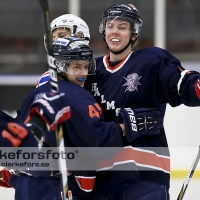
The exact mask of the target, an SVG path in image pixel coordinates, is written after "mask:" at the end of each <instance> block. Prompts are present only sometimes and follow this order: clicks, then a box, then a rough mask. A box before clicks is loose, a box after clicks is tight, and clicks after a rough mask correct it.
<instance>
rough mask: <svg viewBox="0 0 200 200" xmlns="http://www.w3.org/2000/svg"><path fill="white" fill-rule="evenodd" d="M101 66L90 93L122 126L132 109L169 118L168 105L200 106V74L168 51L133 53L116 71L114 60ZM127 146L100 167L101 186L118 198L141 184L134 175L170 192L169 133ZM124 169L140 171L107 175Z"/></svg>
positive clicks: (89, 84)
mask: <svg viewBox="0 0 200 200" xmlns="http://www.w3.org/2000/svg"><path fill="white" fill-rule="evenodd" d="M96 64H97V71H96V75H94V76H88V78H87V80H86V85H85V88H86V89H87V90H89V91H90V92H91V93H92V94H93V96H94V98H95V99H96V101H97V102H98V103H99V105H100V106H101V107H102V109H103V112H104V117H105V120H106V121H113V120H114V121H117V115H118V113H119V111H120V109H122V108H127V107H130V108H156V109H158V110H160V111H161V113H162V115H163V117H164V115H165V109H166V103H169V104H170V105H171V106H173V107H174V106H179V105H180V104H185V105H187V106H200V95H199V94H200V87H199V78H200V74H199V73H198V72H195V71H187V70H185V69H184V68H183V67H182V66H181V63H180V61H179V60H178V59H177V58H175V57H174V56H173V55H171V54H170V53H169V52H167V51H165V50H163V49H160V48H156V47H152V48H146V49H144V50H140V51H135V52H131V53H130V54H129V55H128V56H127V57H126V58H125V59H123V60H122V61H121V62H120V63H119V64H118V65H116V66H115V67H111V66H110V65H109V56H108V55H107V56H103V57H98V58H96ZM124 146H125V147H124V151H123V152H121V154H119V155H117V156H116V157H114V158H113V159H111V160H107V161H106V162H102V163H100V164H99V169H98V171H99V173H97V182H98V183H99V187H101V185H102V186H103V187H104V188H106V187H105V185H107V188H106V190H107V191H112V190H114V192H113V193H116V194H118V192H120V191H122V190H123V189H124V188H126V187H127V186H128V185H129V184H130V183H133V182H134V181H135V179H134V177H135V175H136V173H135V171H134V170H136V171H139V176H140V178H141V179H142V180H147V181H154V182H158V183H160V184H163V185H166V186H167V187H169V178H170V155H169V150H168V144H167V140H166V135H165V130H164V128H163V129H162V130H161V133H160V134H159V135H146V136H141V137H138V138H137V139H136V140H134V141H133V142H131V143H128V141H126V140H125V141H124ZM122 165H127V166H128V169H131V167H132V169H134V170H132V171H130V170H125V171H104V170H105V169H113V168H114V169H115V168H117V167H119V166H121V168H122ZM114 166H115V167H114ZM124 168H126V167H125V166H124ZM103 177H104V178H103ZM105 177H109V178H105Z"/></svg>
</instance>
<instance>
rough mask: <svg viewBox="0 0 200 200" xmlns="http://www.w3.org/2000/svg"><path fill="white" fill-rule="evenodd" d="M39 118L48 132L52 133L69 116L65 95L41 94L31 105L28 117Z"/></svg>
mask: <svg viewBox="0 0 200 200" xmlns="http://www.w3.org/2000/svg"><path fill="white" fill-rule="evenodd" d="M34 115H37V116H39V117H40V118H41V119H42V120H43V121H44V122H45V123H46V125H47V129H48V131H54V130H55V128H56V126H57V125H58V124H59V123H62V122H64V121H66V120H68V119H69V118H70V116H71V113H70V106H69V103H68V98H67V96H66V95H65V93H59V94H56V95H55V94H52V93H41V94H39V95H37V97H36V99H35V100H34V102H33V103H32V105H31V109H30V116H31V117H32V116H34Z"/></svg>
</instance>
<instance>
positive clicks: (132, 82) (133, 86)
mask: <svg viewBox="0 0 200 200" xmlns="http://www.w3.org/2000/svg"><path fill="white" fill-rule="evenodd" d="M141 77H142V76H139V75H138V74H136V73H133V74H129V75H128V76H127V77H124V79H125V80H126V81H127V82H126V83H125V84H124V85H122V86H126V87H127V88H126V90H125V92H126V91H129V92H133V91H135V90H136V91H137V92H138V87H137V86H138V85H141V83H140V82H139V80H140V78H141ZM125 92H124V93H125Z"/></svg>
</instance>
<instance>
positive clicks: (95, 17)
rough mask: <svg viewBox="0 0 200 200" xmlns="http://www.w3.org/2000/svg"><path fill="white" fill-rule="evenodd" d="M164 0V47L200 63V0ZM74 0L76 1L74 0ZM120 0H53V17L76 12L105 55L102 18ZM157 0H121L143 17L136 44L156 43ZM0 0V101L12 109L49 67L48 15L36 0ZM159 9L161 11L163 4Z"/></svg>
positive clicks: (97, 50) (93, 43)
mask: <svg viewBox="0 0 200 200" xmlns="http://www.w3.org/2000/svg"><path fill="white" fill-rule="evenodd" d="M160 1H164V2H165V8H164V9H165V15H164V16H165V23H164V22H163V24H162V22H161V25H160V31H161V32H162V31H163V27H164V28H165V31H164V34H165V38H164V40H165V41H164V42H165V46H164V47H165V48H166V49H167V50H168V51H170V52H171V53H173V54H174V55H175V56H176V57H177V58H178V59H180V60H181V61H182V62H186V64H187V63H188V62H192V63H191V65H192V66H194V64H195V67H196V66H199V67H200V65H199V62H200V1H197V0H160ZM76 2H78V4H74V3H76ZM121 2H122V1H120V0H106V1H93V0H71V1H70V0H49V7H50V14H51V20H53V19H54V18H56V17H58V16H60V15H62V14H66V13H70V12H77V13H78V15H79V16H80V17H81V18H83V19H84V20H85V21H86V23H87V24H88V25H89V27H90V33H91V43H90V45H91V47H92V48H93V50H94V53H95V56H98V55H104V54H106V53H107V50H106V48H105V45H104V42H103V39H102V35H101V34H100V33H99V32H98V28H99V22H100V21H101V16H102V13H103V12H104V11H105V9H106V8H108V7H109V6H111V5H112V4H114V3H121ZM155 2H156V0H132V1H130V0H123V3H132V4H133V5H135V6H136V8H137V9H138V10H139V12H140V14H141V17H142V19H143V22H144V23H143V27H142V30H141V35H140V37H139V43H138V45H137V46H136V48H135V50H137V49H141V48H145V47H149V46H153V45H155V13H156V10H155ZM0 3H1V6H0V95H1V96H0V97H1V98H0V107H1V108H3V109H5V110H8V111H13V110H16V109H17V108H19V107H20V105H21V101H22V99H23V97H24V95H25V94H27V93H28V92H29V91H31V90H32V89H33V88H34V87H35V81H36V80H37V78H38V77H40V75H41V74H42V73H44V72H45V71H46V70H47V69H48V66H47V63H46V52H45V49H44V45H43V36H44V32H45V30H44V20H43V15H42V9H41V7H40V3H39V1H37V0H17V1H15V0H0ZM72 3H73V4H74V5H79V6H78V8H74V9H73V8H72V6H73V5H72ZM159 10H160V11H161V12H162V8H159V9H158V11H159ZM77 13H73V14H77ZM157 19H159V17H157ZM158 31H159V30H158ZM187 66H188V65H186V67H187ZM184 67H185V66H184ZM186 67H185V68H186ZM15 75H18V76H15ZM20 75H23V76H20ZM5 80H6V81H5Z"/></svg>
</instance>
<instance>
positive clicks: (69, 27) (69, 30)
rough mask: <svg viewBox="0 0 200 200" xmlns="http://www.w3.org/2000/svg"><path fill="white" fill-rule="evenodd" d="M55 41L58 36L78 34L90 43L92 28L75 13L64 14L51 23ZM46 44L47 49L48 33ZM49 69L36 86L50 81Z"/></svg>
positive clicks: (86, 42)
mask: <svg viewBox="0 0 200 200" xmlns="http://www.w3.org/2000/svg"><path fill="white" fill-rule="evenodd" d="M50 27H51V31H52V38H53V41H55V40H57V39H58V38H63V37H65V38H67V37H70V36H77V37H79V38H82V39H84V41H85V44H86V45H88V44H89V41H90V30H89V27H88V25H87V24H86V22H85V21H84V20H83V19H81V18H80V17H78V16H76V15H73V14H64V15H61V16H59V17H57V18H55V19H54V20H53V21H52V22H51V24H50ZM44 46H45V49H46V51H47V44H46V35H44ZM49 79H50V77H49V71H47V72H45V73H44V74H42V76H41V77H40V78H39V79H38V81H37V83H36V87H38V86H40V85H43V84H44V83H46V82H47V81H49Z"/></svg>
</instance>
